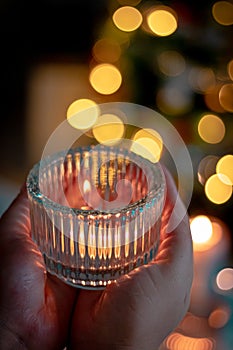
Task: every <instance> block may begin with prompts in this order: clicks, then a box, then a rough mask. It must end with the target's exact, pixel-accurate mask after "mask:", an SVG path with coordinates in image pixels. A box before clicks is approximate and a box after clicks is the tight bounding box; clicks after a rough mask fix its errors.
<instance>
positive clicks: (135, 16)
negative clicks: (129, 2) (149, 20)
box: [112, 6, 142, 32]
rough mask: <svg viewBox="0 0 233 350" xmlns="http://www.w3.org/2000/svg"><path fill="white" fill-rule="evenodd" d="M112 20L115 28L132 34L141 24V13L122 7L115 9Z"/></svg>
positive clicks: (128, 7)
mask: <svg viewBox="0 0 233 350" xmlns="http://www.w3.org/2000/svg"><path fill="white" fill-rule="evenodd" d="M112 19H113V22H114V24H115V25H116V26H117V28H119V29H120V30H123V31H125V32H132V31H134V30H136V29H138V28H139V27H140V25H141V24H142V15H141V13H140V12H139V11H138V10H137V9H136V8H134V7H131V6H124V7H120V8H119V9H117V10H116V11H115V12H114V14H113V16H112Z"/></svg>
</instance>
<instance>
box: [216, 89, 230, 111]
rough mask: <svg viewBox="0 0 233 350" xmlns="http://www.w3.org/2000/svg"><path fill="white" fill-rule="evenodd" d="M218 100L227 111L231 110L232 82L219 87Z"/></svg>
mask: <svg viewBox="0 0 233 350" xmlns="http://www.w3.org/2000/svg"><path fill="white" fill-rule="evenodd" d="M219 102H220V105H221V106H222V107H223V108H224V109H225V110H226V111H227V112H233V84H225V85H223V86H222V87H221V89H220V91H219Z"/></svg>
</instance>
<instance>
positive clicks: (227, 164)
mask: <svg viewBox="0 0 233 350" xmlns="http://www.w3.org/2000/svg"><path fill="white" fill-rule="evenodd" d="M216 173H217V174H224V175H225V176H226V177H227V181H229V180H230V182H231V184H232V185H233V155H231V154H227V155H225V156H224V157H222V158H220V159H219V161H218V163H217V165H216Z"/></svg>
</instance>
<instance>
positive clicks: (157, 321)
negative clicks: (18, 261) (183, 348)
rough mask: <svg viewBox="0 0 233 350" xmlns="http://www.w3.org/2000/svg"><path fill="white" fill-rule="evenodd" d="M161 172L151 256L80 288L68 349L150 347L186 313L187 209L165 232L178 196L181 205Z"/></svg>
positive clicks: (188, 277)
mask: <svg viewBox="0 0 233 350" xmlns="http://www.w3.org/2000/svg"><path fill="white" fill-rule="evenodd" d="M165 175H166V182H167V198H166V205H165V209H164V212H163V216H162V232H161V243H160V248H159V252H158V255H157V257H156V259H155V261H153V262H151V263H150V264H148V265H146V266H142V267H140V268H138V269H136V270H134V271H132V272H130V273H129V274H128V275H126V276H123V277H122V278H120V279H119V280H117V282H115V283H112V284H111V285H109V286H108V287H107V288H106V289H105V290H104V291H103V292H100V291H85V290H81V292H80V294H79V297H78V299H77V303H76V307H75V311H74V316H73V322H72V333H71V345H72V346H71V348H72V349H78V350H84V349H85V350H89V349H92V350H97V349H101V350H109V349H111V350H121V349H124V350H126V349H127V350H145V349H146V350H155V349H157V348H158V347H159V345H160V344H161V342H162V341H163V339H164V338H165V337H166V336H167V335H168V334H169V333H170V332H171V331H172V330H173V329H174V328H175V327H176V326H177V324H178V323H179V321H180V320H181V319H182V318H183V316H184V315H185V313H186V311H187V308H188V306H189V295H190V288H191V284H192V277H193V270H192V266H193V264H192V240H191V235H190V227H189V220H188V216H187V215H185V217H184V218H183V220H182V221H181V222H180V224H179V225H178V227H176V229H175V230H174V231H173V232H170V233H168V232H167V231H168V230H169V228H168V225H169V223H168V222H169V219H170V215H171V212H172V210H173V207H174V204H175V202H176V200H177V199H178V202H179V205H178V207H177V209H178V212H179V211H180V212H182V211H183V210H184V208H183V204H182V203H181V201H180V199H179V197H177V196H178V195H177V191H176V187H175V185H174V182H173V180H172V179H171V176H170V175H169V174H168V172H167V171H165ZM178 212H177V213H176V214H177V215H179V213H178Z"/></svg>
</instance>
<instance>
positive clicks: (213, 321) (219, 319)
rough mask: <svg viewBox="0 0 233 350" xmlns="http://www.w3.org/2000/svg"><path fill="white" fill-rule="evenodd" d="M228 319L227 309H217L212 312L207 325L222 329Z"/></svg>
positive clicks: (228, 311) (228, 312)
mask: <svg viewBox="0 0 233 350" xmlns="http://www.w3.org/2000/svg"><path fill="white" fill-rule="evenodd" d="M229 319H230V310H229V309H228V308H227V307H218V308H217V309H215V310H213V311H212V312H211V314H210V315H209V318H208V323H209V325H210V327H212V328H216V329H219V328H223V327H224V326H225V325H226V324H227V322H228V321H229Z"/></svg>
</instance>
